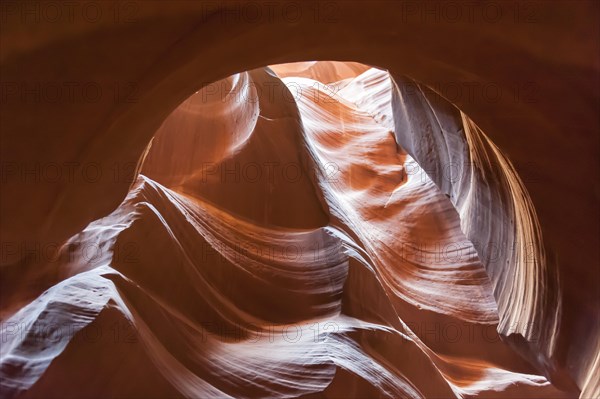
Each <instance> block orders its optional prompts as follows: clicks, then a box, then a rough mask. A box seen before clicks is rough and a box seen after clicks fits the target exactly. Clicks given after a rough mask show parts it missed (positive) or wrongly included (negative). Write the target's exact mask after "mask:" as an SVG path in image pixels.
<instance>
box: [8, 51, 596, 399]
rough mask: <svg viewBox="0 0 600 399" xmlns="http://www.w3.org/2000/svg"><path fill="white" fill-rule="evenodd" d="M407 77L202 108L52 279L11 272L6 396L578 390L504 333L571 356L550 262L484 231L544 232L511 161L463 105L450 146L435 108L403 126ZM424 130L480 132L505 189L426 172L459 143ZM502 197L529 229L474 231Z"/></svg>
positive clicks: (296, 68)
mask: <svg viewBox="0 0 600 399" xmlns="http://www.w3.org/2000/svg"><path fill="white" fill-rule="evenodd" d="M322 71H325V72H322ZM320 73H325V75H324V76H325V78H324V79H323V80H322V81H321V80H319V74H320ZM278 74H281V75H280V77H278V76H277V75H278ZM397 90H398V88H397V85H395V84H394V82H393V81H392V79H391V77H390V75H389V74H388V73H387V72H385V71H382V70H378V69H374V68H370V67H366V66H356V65H355V64H348V65H347V66H344V65H343V64H340V63H333V62H319V63H316V64H310V65H308V66H307V65H288V66H274V67H273V68H261V69H257V70H253V71H249V72H244V73H240V74H237V75H234V76H232V77H230V78H227V79H225V80H223V81H219V82H217V83H216V84H214V85H212V86H207V87H205V88H203V89H202V90H200V91H198V92H197V93H195V94H194V95H193V96H192V97H190V99H188V100H186V101H185V102H184V103H182V105H181V106H180V107H179V108H178V109H176V110H175V111H174V112H173V113H172V114H171V115H170V116H169V117H168V118H167V119H166V120H165V122H164V123H163V125H162V126H161V128H160V129H159V131H158V132H157V133H156V135H155V137H154V139H153V141H152V142H151V144H150V145H149V146H148V148H147V149H146V152H145V155H144V158H143V162H140V168H139V171H140V174H139V175H138V176H137V178H136V180H135V182H134V184H132V187H131V189H130V191H129V193H128V195H127V197H126V198H125V200H124V201H123V202H122V203H121V205H120V206H119V207H118V208H117V209H116V210H115V211H114V212H112V213H111V214H109V215H107V216H105V217H103V218H101V219H98V220H96V221H94V222H92V223H90V224H89V225H88V226H87V227H86V228H85V229H83V230H82V231H81V232H79V233H78V234H76V235H74V236H73V237H71V238H70V239H69V240H68V241H67V242H66V243H65V244H64V245H62V246H61V248H60V250H59V252H58V255H57V256H56V257H55V258H53V259H52V260H51V261H48V262H47V263H46V264H45V265H44V266H43V268H41V269H40V270H36V271H35V274H34V275H35V279H34V280H31V277H32V275H31V274H29V275H22V276H15V277H14V278H12V279H11V284H13V285H14V287H17V288H14V289H12V290H11V293H10V295H7V298H9V299H10V301H9V303H8V304H7V305H5V303H6V302H5V301H3V309H2V310H3V313H2V315H3V316H2V317H3V320H2V325H3V329H2V342H3V344H2V348H1V364H0V373H1V377H2V378H1V380H0V386H1V389H2V396H3V397H7V398H8V397H24V398H28V397H63V398H64V397H139V396H144V397H161V398H164V397H191V398H209V397H214V398H223V397H247V398H255V397H303V398H316V397H325V398H339V397H357V398H363V397H389V398H405V397H406V398H451V397H455V398H472V397H483V398H486V397H487V398H515V397H519V398H528V397H529V398H539V397H545V398H566V397H573V395H572V394H571V393H565V392H562V391H560V390H558V389H557V388H556V387H555V386H554V385H552V384H551V383H550V382H549V381H548V379H547V377H546V376H545V374H548V369H546V368H544V367H542V366H543V365H544V361H545V360H544V359H542V360H539V359H538V360H536V361H534V360H532V359H531V358H528V356H526V355H528V353H527V352H524V349H523V348H526V346H525V345H523V343H521V342H516V343H515V342H512V341H510V339H508V340H507V339H505V337H503V335H509V334H511V333H519V334H522V335H523V337H524V338H526V339H528V340H532V339H533V338H540V342H539V343H538V345H539V348H544V349H547V352H545V354H546V355H548V353H549V352H551V351H552V345H553V344H552V339H553V337H554V334H555V330H556V328H557V326H556V319H555V318H553V317H549V316H548V312H550V310H552V303H556V302H551V301H550V300H548V299H546V298H547V294H548V292H546V291H544V289H547V285H548V284H550V283H551V282H552V281H553V280H552V275H551V274H549V273H548V271H547V270H546V269H544V265H545V263H544V262H543V259H539V262H537V261H536V262H537V263H534V266H531V267H529V266H527V264H526V263H524V259H523V256H524V252H523V251H524V249H523V248H519V249H518V251H516V253H515V254H511V255H510V256H509V257H506V256H504V257H503V258H502V259H501V260H496V259H493V258H490V257H489V256H486V252H484V251H482V247H481V246H480V242H478V241H477V240H476V239H475V238H474V237H479V238H480V239H481V240H486V241H485V242H487V243H489V242H494V240H497V239H498V236H499V235H501V237H500V239H501V240H502V241H500V242H503V243H505V242H510V243H512V242H516V243H518V244H519V245H521V244H522V243H523V242H528V241H529V240H532V241H536V240H538V239H539V237H537V235H538V234H539V232H538V231H537V230H536V227H535V226H536V225H535V215H534V214H533V209H532V208H531V206H530V205H529V204H528V202H527V196H526V193H525V191H524V190H523V189H522V187H521V186H520V185H519V182H518V180H517V178H516V175H515V174H514V172H512V171H511V169H510V164H508V163H507V161H506V160H505V159H504V158H503V157H502V155H501V154H500V153H499V152H498V150H497V149H495V147H493V144H492V143H491V142H489V141H487V139H486V138H485V136H484V135H483V134H482V133H481V132H480V131H479V130H478V129H477V128H476V127H475V126H474V125H473V124H472V122H471V121H470V120H469V119H468V118H466V117H465V116H464V115H463V116H462V118H459V119H457V118H454V119H451V118H450V117H448V121H446V120H445V119H443V118H442V117H438V118H437V119H436V121H437V123H438V127H440V129H441V130H442V131H443V132H444V133H445V134H444V135H443V137H437V136H436V132H437V131H435V130H432V129H431V128H430V127H427V126H430V125H431V123H432V122H431V121H432V120H431V119H427V118H429V116H430V115H431V114H432V112H430V113H429V114H426V115H427V117H423V118H426V119H423V120H421V122H423V123H421V124H419V122H415V120H414V119H413V120H410V124H408V122H403V121H402V119H401V118H400V116H401V115H402V114H401V111H398V108H397V107H398V104H399V103H398V97H397V93H398V92H397ZM240 93H241V97H239V98H238V94H240ZM400 93H401V94H402V92H401V91H400ZM395 96H396V97H395ZM423 98H425V97H423ZM401 105H402V106H403V107H404V108H402V110H403V111H405V112H406V115H409V114H410V115H413V113H417V112H423V110H422V109H421V108H422V106H421V105H415V104H410V103H408V102H407V101H404V102H402V103H401ZM431 109H434V110H437V108H435V107H432V108H431ZM436 115H437V114H436ZM459 115H460V114H459ZM425 122H427V123H425ZM417 128H420V129H422V130H423V132H422V133H423V135H422V137H423V140H424V142H426V141H427V140H436V139H437V140H441V141H440V143H442V144H443V143H444V142H446V141H445V140H448V141H450V140H452V137H455V136H452V135H451V134H450V133H453V134H458V133H457V132H462V133H461V134H463V135H464V137H466V138H465V139H464V140H462V141H461V140H459V138H456V140H455V142H452V144H453V145H454V146H456V148H460V146H463V147H462V148H463V150H464V153H466V154H469V155H470V156H471V158H469V159H474V162H475V164H476V165H479V164H480V161H481V160H482V159H488V160H489V158H485V157H486V156H488V157H489V156H490V154H493V155H494V156H495V157H496V158H494V159H497V160H498V162H501V164H500V166H499V167H500V168H501V169H499V170H495V169H494V170H495V171H496V173H500V172H502V173H504V174H503V175H502V176H501V179H499V180H500V181H501V182H502V184H501V185H499V186H491V187H488V186H483V187H479V186H478V185H479V184H483V182H486V181H488V180H486V179H485V178H484V177H481V175H478V174H477V173H491V172H488V171H486V172H482V171H481V170H479V169H477V168H472V169H470V170H469V171H468V174H469V176H471V178H470V179H469V180H466V179H465V180H461V183H460V184H450V185H446V184H445V183H444V182H443V181H442V180H439V179H438V178H436V175H435V174H434V173H431V172H430V171H429V170H427V172H426V173H421V169H419V168H420V166H419V165H421V167H422V168H426V167H428V166H429V164H428V163H427V161H428V159H429V158H427V157H428V156H429V155H428V154H427V153H424V152H422V151H421V150H422V149H424V148H442V147H441V146H429V147H428V146H426V145H425V144H423V145H419V143H418V142H407V141H406V140H404V141H403V140H402V137H403V136H402V135H403V133H402V132H405V133H404V134H407V133H406V132H407V131H408V130H407V129H412V130H415V129H417ZM461 129H462V130H461ZM446 133H448V134H446ZM415 137H416V136H415ZM436 137H437V138H436ZM397 140H398V143H399V144H398V143H397ZM477 140H479V141H477ZM446 148H447V151H448V154H449V155H448V156H451V154H455V152H454V150H453V149H454V148H455V147H452V146H448V147H446ZM409 153H410V154H411V155H409ZM459 155H460V153H459ZM444 159H445V158H444ZM415 160H416V161H417V162H415ZM465 173H467V172H465ZM463 184H464V185H465V186H463ZM506 185H508V187H507V186H506ZM478 187H479V188H478ZM465 190H466V191H465ZM469 190H470V191H469ZM496 193H500V194H502V195H504V196H502V197H499V199H498V201H500V205H499V206H498V207H497V208H490V209H489V210H488V212H490V213H494V212H500V216H499V217H500V219H501V220H507V219H510V218H514V224H515V226H516V227H513V228H511V229H508V228H507V227H504V230H503V229H502V228H501V227H498V228H496V227H493V225H492V227H490V231H487V232H480V231H473V229H472V227H471V225H470V223H471V221H472V218H474V217H475V213H472V212H473V211H472V210H471V209H472V208H470V206H477V205H469V204H470V201H472V196H476V195H482V196H483V195H487V196H488V197H489V199H490V203H491V204H494V202H493V201H491V200H494V199H496V197H495V196H496V195H499V194H496ZM515 204H516V205H515ZM478 212H480V214H482V215H487V214H486V213H485V212H483V210H478ZM490 218H491V217H490ZM490 220H492V219H490ZM493 220H498V219H493ZM490 223H491V222H490ZM478 225H481V224H478ZM484 233H486V234H485V235H484ZM502 234H504V235H502ZM478 235H479V236H478ZM537 242H538V241H536V244H535V245H537ZM535 250H536V251H537V252H535V253H536V255H541V254H542V252H541V251H542V249H541V247H535ZM506 259H508V262H507V265H508V266H504V265H503V263H504V262H506ZM511 262H512V263H511ZM501 266H502V267H501ZM530 279H534V280H535V279H537V280H536V281H533V282H530ZM544 279H547V280H544ZM536 290H537V291H536ZM513 301H516V302H513ZM553 310H554V311H555V312H559V310H560V307H559V306H558V305H557V306H555V307H554V309H553ZM540 320H541V321H540ZM548 320H549V321H548ZM521 322H525V323H533V324H532V325H533V327H532V328H533V332H529V330H523V329H522V328H521V327H520V326H515V325H513V323H517V324H518V323H521ZM544 323H550V324H549V325H550V327H551V328H550V329H547V330H542V329H543V328H547V327H548V324H544ZM498 331H499V332H500V334H499V333H498ZM541 331H545V334H546V335H544V334H542V332H541ZM523 355H525V356H523ZM90 357H91V358H92V359H94V360H95V362H94V364H93V365H92V366H89V359H90ZM86 359H87V362H86ZM594 362H595V363H594ZM594 362H592V363H591V364H590V365H589V366H588V368H589V369H590V370H593V369H594V367H597V366H594V364H596V365H597V363H598V358H597V356H596V358H595V360H594ZM74 378H75V379H81V381H85V384H78V383H73V380H72V379H74ZM592 378H593V377H592ZM590 381H592V380H591V379H590ZM591 383H592V384H593V381H592V382H591ZM585 385H586V386H588V387H589V386H590V382H589V381H588V382H585ZM596 386H597V383H596ZM590 389H592V390H593V389H597V388H593V387H592V388H590Z"/></svg>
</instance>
